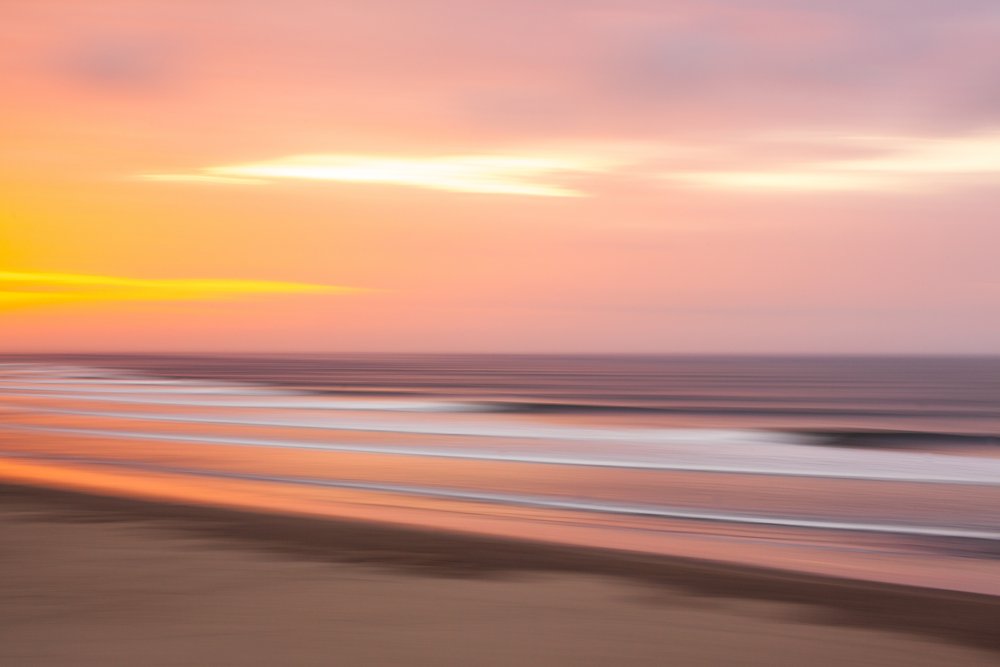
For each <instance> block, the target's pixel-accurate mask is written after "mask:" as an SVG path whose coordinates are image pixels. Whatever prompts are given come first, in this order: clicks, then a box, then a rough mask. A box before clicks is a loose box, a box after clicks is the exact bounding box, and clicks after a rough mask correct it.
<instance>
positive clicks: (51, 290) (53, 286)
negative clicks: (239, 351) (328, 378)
mask: <svg viewBox="0 0 1000 667" xmlns="http://www.w3.org/2000/svg"><path fill="white" fill-rule="evenodd" d="M358 291H361V290H360V289H358V288H353V287H340V286H335V285H314V284H308V283H291V282H277V281H267V280H201V279H183V280H156V279H146V278H122V277H113V276H92V275H80V274H71V273H28V272H11V271H7V272H2V271H0V308H4V307H17V306H23V305H47V304H59V303H77V302H100V301H203V300H220V299H232V298H238V297H245V296H260V295H272V294H274V295H277V294H317V295H319V294H347V293H352V292H358Z"/></svg>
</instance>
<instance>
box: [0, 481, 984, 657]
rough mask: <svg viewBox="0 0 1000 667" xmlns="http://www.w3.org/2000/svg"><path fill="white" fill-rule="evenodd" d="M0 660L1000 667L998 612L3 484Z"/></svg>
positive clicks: (759, 575)
mask: <svg viewBox="0 0 1000 667" xmlns="http://www.w3.org/2000/svg"><path fill="white" fill-rule="evenodd" d="M0 531H2V534H3V540H2V542H0V571H2V572H3V575H2V581H0V589H2V594H3V598H4V600H5V604H4V605H2V606H0V633H2V634H0V664H4V665H8V664H9V665H31V666H32V667H47V666H53V667H54V666H59V667H62V666H67V667H68V666H71V665H72V666H74V667H77V666H79V667H89V666H97V665H101V666H102V667H105V666H110V667H115V666H118V665H121V666H126V665H140V664H141V665H144V666H149V667H157V666H171V667H173V666H180V665H212V666H225V665H233V666H236V665H240V666H242V665H248V666H257V665H260V666H265V665H266V666H273V665H296V666H304V667H305V666H313V665H316V666H319V665H435V666H449V665H456V666H457V665H473V664H474V665H559V666H561V665H567V666H569V665H573V666H580V665H594V666H597V665H712V666H727V665H733V666H736V665H741V666H743V665H761V666H764V665H809V666H810V667H821V666H825V665H830V666H833V665H837V666H840V665H900V666H902V665H906V666H907V667H911V666H915V667H921V666H925V665H926V666H930V665H941V666H944V665H949V666H964V665H970V666H978V665H983V666H986V665H991V666H992V665H995V664H997V661H998V660H1000V656H998V653H1000V633H997V632H996V628H997V627H998V625H1000V599H998V598H993V597H986V596H976V595H968V594H956V593H945V592H937V591H931V590H923V589H914V588H906V587H900V586H889V585H877V584H869V583H862V582H851V581H844V580H835V579H825V578H820V577H815V576H806V575H793V574H786V573H780V572H774V571H766V570H757V569H751V568H739V567H733V566H724V565H718V564H712V563H704V562H695V561H690V560H681V559H670V558H663V557H651V556H644V555H638V554H630V553H624V552H615V551H610V550H607V551H602V550H587V549H579V548H573V547H562V546H551V545H545V544H536V543H529V542H517V541H512V540H502V539H496V538H487V537H479V536H471V535H462V534H456V533H443V532H431V531H423V530H416V529H412V528H403V527H396V526H389V525H377V524H370V523H353V522H347V521H330V520H321V519H313V518H297V517H281V516H268V515H262V514H253V513H247V512H240V511H235V510H229V509H211V508H203V507H188V506H182V505H170V504H161V503H154V502H147V501H139V500H126V499H119V498H104V497H98V496H90V495H84V494H78V493H72V492H60V491H50V490H43V489H34V488H28V487H14V486H7V487H0Z"/></svg>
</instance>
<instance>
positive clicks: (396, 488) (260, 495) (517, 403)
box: [0, 355, 1000, 594]
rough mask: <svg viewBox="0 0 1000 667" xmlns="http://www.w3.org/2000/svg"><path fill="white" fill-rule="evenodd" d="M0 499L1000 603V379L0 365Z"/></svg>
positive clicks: (836, 368)
mask: <svg viewBox="0 0 1000 667" xmlns="http://www.w3.org/2000/svg"><path fill="white" fill-rule="evenodd" d="M0 477H6V478H8V479H13V480H18V481H24V482H32V483H38V484H46V485H54V486H69V487H73V488H86V489H92V490H104V491H111V492H115V493H121V494H134V495H143V496H146V497H155V498H162V499H174V500H177V499H180V500H185V501H188V502H203V503H214V504H225V505H235V506H241V507H245V508H250V509H259V510H264V511H280V512H298V513H303V512H304V513H310V514H320V515H326V516H331V517H333V516H336V517H350V518H358V519H366V520H378V521H392V522H396V523H405V524H416V525H423V526H431V527H437V528H443V529H451V530H465V531H476V532H485V533H491V534H498V535H508V536H514V537H524V538H532V539H545V540H552V541H559V542H565V543H573V544H582V545H589V546H607V547H616V548H622V549H631V550H640V551H648V552H655V553H666V554H676V555H683V556H693V557H699V558H707V559H713V560H722V561H732V562H740V563H748V564H755V565H763V566H770V567H780V568H785V569H793V570H801V571H809V572H819V573H827V574H837V575H843V576H851V577H858V578H866V579H873V580H880V581H892V582H900V583H910V584H916V585H924V586H934V587H944V588H954V589H961V590H971V591H978V592H989V593H993V594H1000V561H998V560H997V558H996V557H997V555H998V554H1000V359H995V358H982V359H973V358H951V359H949V358H819V357H817V358H764V357H759V358H749V357H747V358H736V357H728V358H727V357H638V356H635V357H630V356H620V357H613V356H607V357H600V356H486V355H419V356H402V355H381V356H374V355H359V356H342V357H330V356H322V357H320V356H305V355H298V356H296V355H285V356H270V357H266V356H240V357H237V356H187V357H184V356H125V355H122V356H110V355H106V356H97V355H89V356H60V357H56V356H46V357H8V358H5V359H0Z"/></svg>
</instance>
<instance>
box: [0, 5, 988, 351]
mask: <svg viewBox="0 0 1000 667" xmlns="http://www.w3.org/2000/svg"><path fill="white" fill-rule="evenodd" d="M0 40H2V42H3V44H4V45H5V46H4V49H3V51H2V54H0V85H2V87H3V90H4V91H5V93H6V95H5V103H4V105H3V108H2V109H0V116H2V121H3V122H2V123H0V138H2V143H0V179H2V181H0V188H2V196H3V201H4V205H3V206H4V210H3V211H2V213H3V216H4V217H3V219H2V222H0V318H2V326H3V331H2V333H0V350H2V351H32V350H60V351H78V350H101V351H131V350H144V351H145V350H165V351H169V350H178V351H189V350H206V351H212V350H232V351H269V350H275V351H299V350H301V351H444V352H447V351H456V352H466V351H516V352H528V351H540V352H710V353H741V352H789V353H798V352H873V353H881V352H894V353H919V352H931V353H1000V336H998V335H997V332H998V331H1000V261H998V260H997V248H1000V223H998V222H997V220H996V213H995V211H996V210H997V209H998V205H1000V196H998V194H1000V181H998V176H1000V5H998V4H997V3H996V2H995V1H994V0H988V1H987V0H982V1H974V0H951V1H945V0H941V1H934V0H928V1H924V2H917V1H915V0H907V1H903V0H867V1H864V2H862V1H860V0H840V1H834V0H816V1H812V2H810V1H808V0H800V1H791V0H725V1H723V0H717V1H714V2H713V1H712V0H698V1H695V0H649V1H640V0H632V1H629V0H615V1H611V0H607V1H605V0H589V1H588V0H551V1H548V2H536V1H530V2H529V1H527V0H507V1H505V2H500V1H489V2H487V1H477V0H468V1H466V2H441V1H436V0H405V1H404V0H397V1H390V0H370V1H368V2H365V3H354V2H352V3H348V2H337V1H333V0H283V1H282V2H274V1H263V0H218V1H213V2H196V1H194V0H169V1H168V0H155V1H154V0H58V1H57V0H7V1H6V2H4V3H3V6H2V8H0ZM220 281H223V282H220ZM345 287H346V288H352V289H342V288H345Z"/></svg>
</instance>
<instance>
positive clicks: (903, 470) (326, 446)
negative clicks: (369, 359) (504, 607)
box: [0, 424, 1000, 486]
mask: <svg viewBox="0 0 1000 667" xmlns="http://www.w3.org/2000/svg"><path fill="white" fill-rule="evenodd" d="M0 428H4V429H6V430H16V431H31V432H40V433H49V434H62V435H77V436H85V437H102V438H116V439H124V440H144V441H153V442H156V441H159V442H175V443H195V444H204V445H221V446H236V447H263V448H270V449H299V450H314V451H326V452H345V453H359V454H373V455H392V456H410V457H426V458H445V459H464V460H475V461H495V462H503V463H527V464H540V465H560V466H584V467H596V468H626V469H641V470H662V471H677V472H703V473H716V474H741V475H769V476H781V477H813V478H827V479H854V480H869V481H895V482H908V483H926V484H964V485H983V486H1000V460H992V459H987V460H985V461H982V460H977V459H974V458H967V457H952V456H942V455H937V454H915V453H905V454H883V453H878V452H867V453H865V452H862V453H848V452H840V451H838V450H837V449H833V448H829V449H827V448H801V447H799V446H797V445H794V444H782V443H773V442H767V441H766V440H762V441H760V442H758V443H757V445H756V446H754V447H748V446H747V445H746V443H733V442H732V441H730V442H729V443H728V445H729V446H726V444H727V443H723V442H721V441H717V442H716V443H715V446H714V447H712V448H706V447H704V443H702V442H698V441H694V442H692V441H691V440H690V439H691V438H693V437H696V435H695V434H692V433H690V432H686V435H685V437H686V438H688V440H687V441H686V446H685V444H684V442H685V441H674V442H673V443H667V444H672V446H668V447H667V448H658V449H655V450H650V449H648V448H647V449H641V448H640V449H636V448H631V449H630V448H618V449H616V450H614V451H610V452H609V451H606V450H605V451H602V450H593V449H589V450H588V449H584V448H579V447H577V448H573V449H570V450H568V451H551V450H550V451H527V452H525V451H501V450H495V449H486V448H483V447H475V448H471V449H470V448H460V447H441V446H439V447H415V446H403V445H373V444H369V443H345V442H309V441H296V440H277V439H265V438H245V437H230V436H214V435H182V434H173V433H154V432H147V431H121V430H111V429H93V428H68V427H48V426H46V427H40V426H27V425H16V424H4V425H3V426H0ZM758 435H761V436H763V435H764V434H758ZM716 437H718V436H716ZM733 445H735V446H733Z"/></svg>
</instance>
